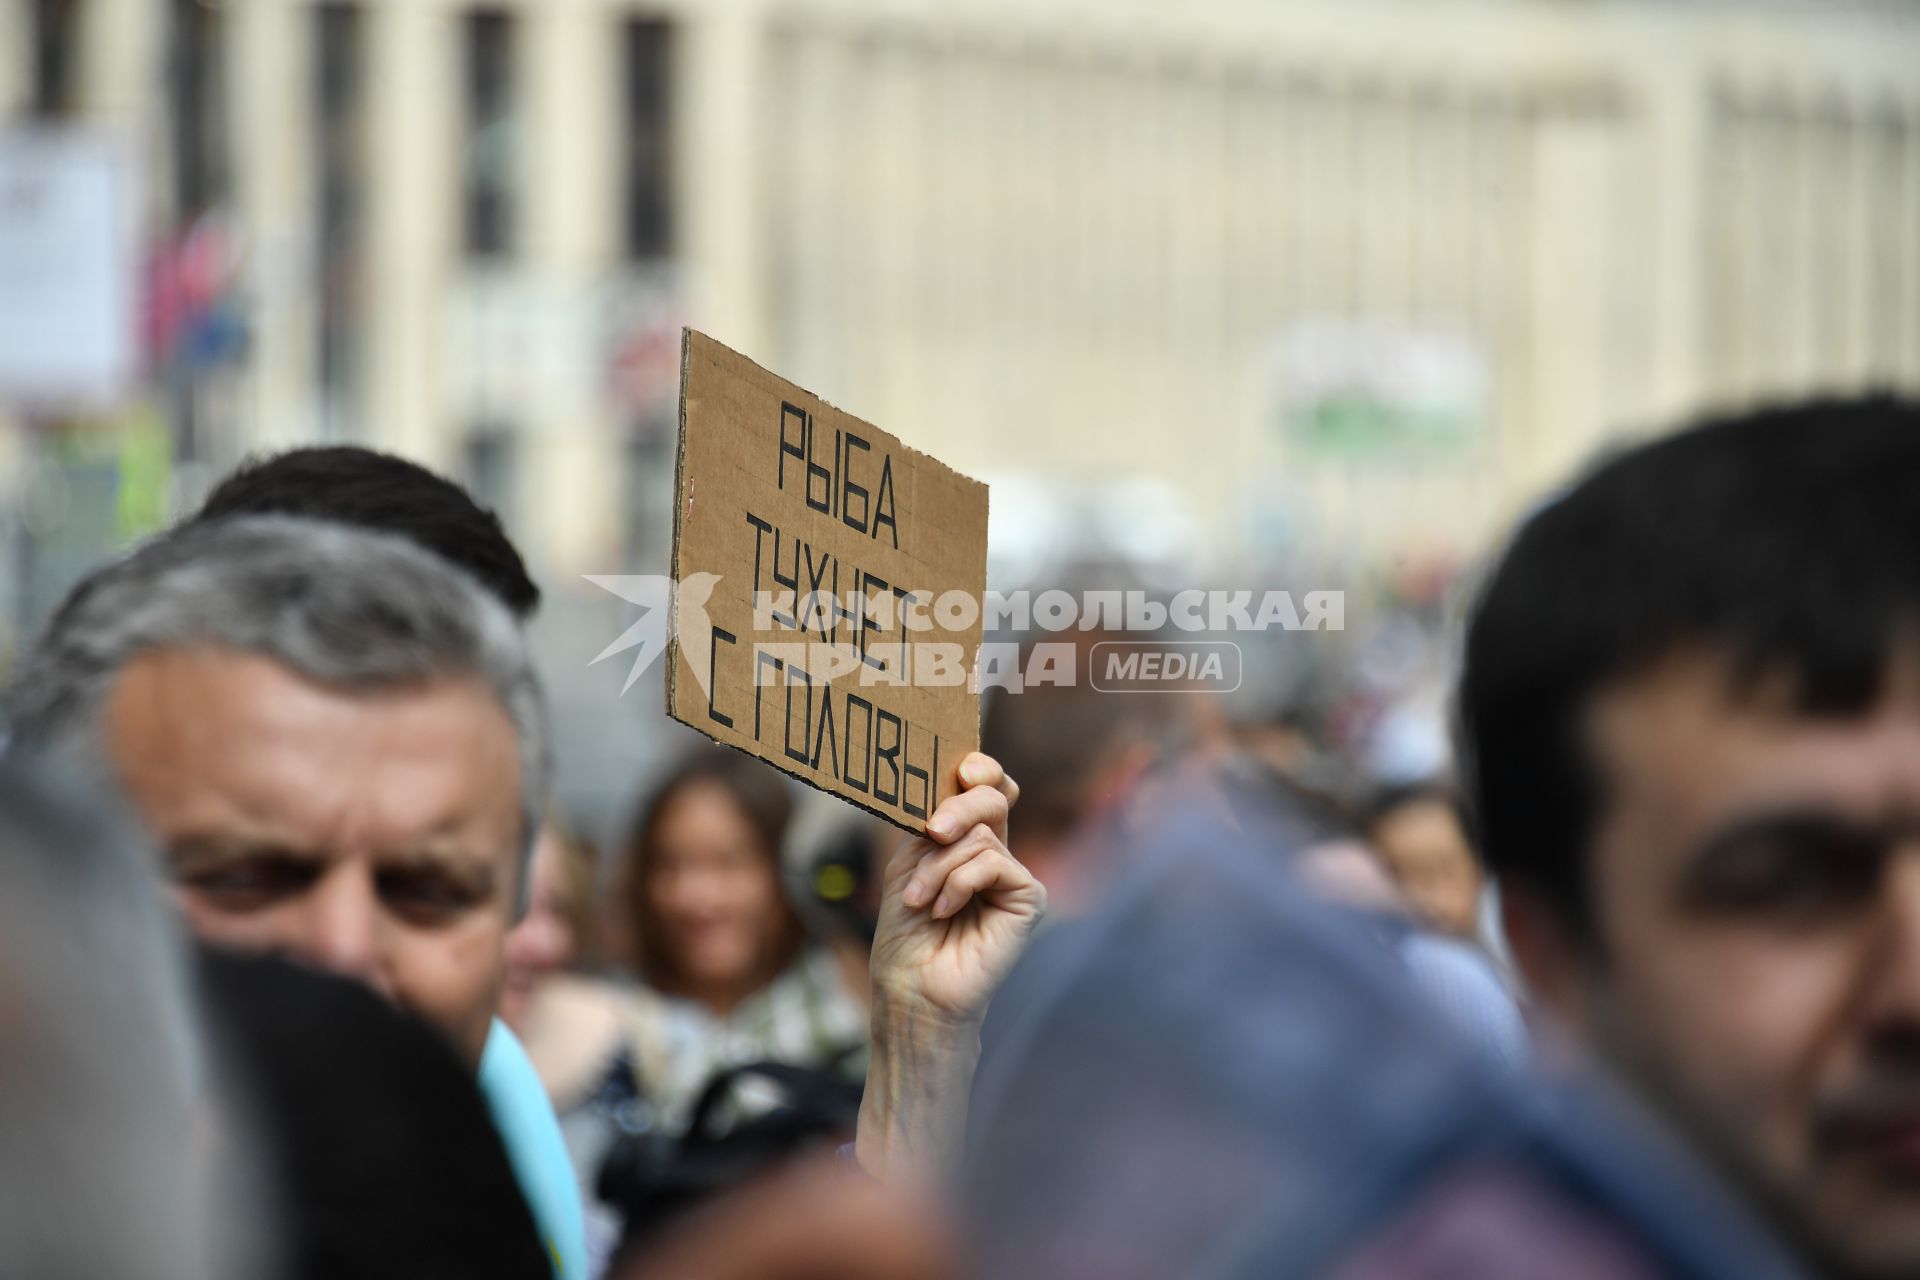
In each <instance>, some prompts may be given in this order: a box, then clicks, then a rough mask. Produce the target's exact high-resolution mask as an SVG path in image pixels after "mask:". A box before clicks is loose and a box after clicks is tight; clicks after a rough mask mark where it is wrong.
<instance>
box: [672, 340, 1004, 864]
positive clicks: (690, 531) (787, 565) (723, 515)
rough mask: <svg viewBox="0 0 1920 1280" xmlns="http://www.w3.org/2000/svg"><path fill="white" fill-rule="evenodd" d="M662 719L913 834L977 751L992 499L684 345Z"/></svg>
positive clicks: (715, 350)
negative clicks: (977, 667)
mask: <svg viewBox="0 0 1920 1280" xmlns="http://www.w3.org/2000/svg"><path fill="white" fill-rule="evenodd" d="M674 489H675V500H674V513H673V577H674V581H675V583H676V586H675V588H674V594H673V601H674V603H673V622H672V626H671V628H670V633H669V634H670V639H669V641H668V649H667V714H669V715H671V716H672V717H673V718H674V719H676V720H679V721H681V722H682V723H683V724H687V725H691V726H692V727H693V728H696V729H698V730H700V731H701V732H702V733H705V734H707V735H709V736H711V737H713V738H714V739H716V740H717V741H720V742H723V743H726V744H727V745H729V746H733V747H738V748H739V749H740V750H742V751H745V752H748V753H749V754H752V755H755V756H758V757H760V758H761V759H763V760H765V761H767V762H768V763H770V764H773V765H775V766H777V767H778V768H781V769H784V770H786V771H787V772H788V773H791V774H792V775H794V776H795V777H797V778H799V779H801V780H802V781H805V782H808V783H811V784H812V785H814V786H816V787H819V788H821V789H822V790H824V791H830V792H832V793H833V794H834V795H837V796H841V797H843V798H845V799H847V800H850V801H852V802H853V803H854V804H857V805H859V806H860V807H861V808H863V809H866V810H869V811H870V812H873V813H876V814H878V815H880V816H881V817H883V818H886V819H888V820H889V821H891V822H894V823H896V824H898V825H899V826H902V827H905V828H906V829H907V830H909V831H913V832H916V833H917V832H919V831H921V830H923V829H924V828H925V826H926V820H927V817H928V815H930V814H931V813H932V812H933V810H934V808H935V807H936V806H937V805H938V804H939V802H940V801H941V800H944V799H945V798H946V797H947V796H949V795H951V794H953V792H954V791H955V790H956V783H955V779H954V771H955V769H956V768H957V767H958V765H959V763H960V759H961V757H962V756H964V755H966V754H967V753H968V752H969V751H973V750H976V749H977V748H978V747H979V745H980V698H979V693H978V689H977V683H976V681H975V678H974V663H975V661H976V658H977V656H978V653H979V648H980V628H981V621H980V608H981V604H982V600H983V596H984V593H985V591H986V577H987V487H986V486H985V485H984V484H981V483H980V482H979V481H977V480H970V479H968V478H967V477H966V476H963V475H961V474H959V473H958V472H956V471H954V470H952V469H951V468H949V467H947V466H945V465H943V464H942V463H940V462H939V461H937V460H936V459H934V458H931V457H929V456H927V455H926V454H924V453H920V452H918V451H917V450H914V449H909V448H908V447H907V446H905V445H903V444H902V443H901V442H900V441H899V440H898V439H897V438H895V437H894V436H892V435H889V434H888V433H887V432H885V431H882V430H880V429H879V428H878V427H875V426H872V425H871V424H869V423H865V422H862V421H860V419H858V418H855V417H853V416H852V415H851V414H847V413H842V412H841V411H840V410H838V409H835V408H834V407H833V406H832V405H830V404H827V403H826V402H825V401H823V400H821V399H820V398H819V397H817V396H814V395H810V394H809V393H807V392H806V391H803V390H801V389H800V388H799V387H797V386H795V385H794V384H792V383H791V382H788V381H786V380H785V379H783V378H780V377H777V376H775V375H774V374H771V373H769V372H767V371H766V370H765V369H762V368H760V367H759V366H758V365H756V364H754V363H753V362H752V361H751V360H748V359H747V358H746V357H744V356H742V355H739V354H738V353H736V352H733V351H730V350H728V349H727V348H726V347H724V346H722V345H721V344H720V343H718V342H715V341H714V340H713V339H712V338H709V337H707V336H706V335H705V334H701V333H696V332H694V331H693V330H691V329H689V330H686V331H685V332H684V334H683V335H682V339H681V377H680V446H679V456H678V462H677V464H676V467H675V479H674Z"/></svg>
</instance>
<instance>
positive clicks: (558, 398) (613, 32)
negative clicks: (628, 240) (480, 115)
mask: <svg viewBox="0 0 1920 1280" xmlns="http://www.w3.org/2000/svg"><path fill="white" fill-rule="evenodd" d="M520 12H521V14H522V15H523V20H524V21H525V23H526V30H525V38H524V41H523V42H522V44H521V46H520V48H521V50H522V53H521V62H520V75H519V81H520V84H521V85H522V86H523V99H522V100H523V102H524V104H525V106H524V110H523V111H522V113H521V118H522V119H523V120H525V122H526V127H527V135H528V136H527V146H526V149H525V154H526V156H527V157H529V160H530V163H528V164H527V165H525V166H524V167H523V169H522V187H521V199H520V204H521V207H522V208H524V209H525V211H526V218H525V223H524V226H525V229H526V234H525V237H524V239H523V240H522V247H523V255H522V256H523V261H524V263H525V268H526V278H527V279H528V280H529V281H530V282H532V284H533V287H534V288H536V289H537V290H539V291H540V293H541V294H542V295H543V296H545V297H548V298H551V299H553V300H554V301H555V302H556V303H557V306H556V308H555V315H554V319H555V320H562V319H564V329H565V340H566V343H567V347H568V348H569V349H568V350H566V352H565V355H566V359H565V361H564V365H565V373H564V376H562V377H560V378H557V379H555V380H554V382H553V384H552V385H551V386H550V387H548V388H544V389H543V390H544V393H543V394H541V395H539V396H538V397H536V398H535V399H534V400H533V401H532V403H530V404H529V405H528V406H527V413H528V416H527V420H526V421H524V422H521V423H519V424H517V425H518V427H519V429H520V430H521V431H522V433H523V435H524V439H525V446H526V447H525V448H524V449H523V450H522V451H521V456H523V457H524V458H526V459H527V465H526V466H525V467H524V468H522V471H521V475H520V477H519V479H518V484H519V486H520V492H519V494H518V495H517V496H518V502H517V504H516V507H517V510H518V512H519V514H520V519H521V522H522V523H523V524H524V525H526V526H527V527H526V530H525V534H526V535H527V537H528V540H529V542H530V543H531V544H532V549H533V550H534V553H535V554H536V557H537V558H538V559H539V560H540V561H541V562H542V565H543V567H544V568H545V569H546V571H547V574H546V576H548V577H550V578H553V579H555V580H558V579H559V578H566V577H571V576H573V575H576V574H581V573H594V572H598V573H609V572H622V571H623V570H621V569H618V568H616V567H609V566H612V565H613V563H614V557H616V556H617V555H618V553H619V550H620V541H621V539H620V529H621V521H620V518H619V511H618V504H619V502H620V501H621V497H622V494H621V484H620V479H621V472H620V441H621V438H622V427H623V424H622V423H620V422H618V421H615V420H613V419H612V418H611V417H610V412H611V411H610V409H609V408H608V405H607V399H606V396H605V394H604V388H605V386H606V379H605V373H606V371H605V369H604V367H603V366H602V361H603V359H604V351H603V347H604V344H603V341H602V334H603V325H604V321H605V314H606V306H605V304H606V301H607V290H608V289H609V287H610V286H612V285H613V284H614V283H615V280H616V276H617V262H618V257H619V252H618V248H617V245H618V228H619V225H620V223H619V210H620V199H621V189H622V188H621V181H620V179H621V173H620V165H619V157H620V149H619V139H618V136H617V129H618V127H619V112H618V107H619V103H620V94H621V85H620V80H619V74H620V66H621V49H622V42H621V39H620V35H621V31H620V27H619V19H620V13H621V11H619V10H617V9H615V8H612V7H610V6H607V5H605V4H602V3H599V2H598V0H543V3H540V4H535V5H530V6H528V7H526V8H524V9H522V10H521V11H520Z"/></svg>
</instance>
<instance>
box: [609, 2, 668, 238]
mask: <svg viewBox="0 0 1920 1280" xmlns="http://www.w3.org/2000/svg"><path fill="white" fill-rule="evenodd" d="M672 36H673V30H672V28H671V27H670V26H669V25H668V24H667V23H666V22H664V21H661V20H659V19H654V18H637V19H634V20H633V21H631V22H629V23H627V27H626V66H625V68H624V70H625V74H626V118H625V120H624V121H623V122H622V123H623V125H624V127H623V129H622V130H621V145H622V147H623V148H624V150H625V153H626V154H625V157H624V160H625V163H624V165H623V170H624V175H625V179H624V180H625V200H626V240H627V254H628V256H629V257H632V258H637V259H642V260H648V259H654V258H664V257H666V256H667V253H668V252H669V250H670V249H671V248H672V241H673V188H672V164H671V159H672V145H671V141H672V139H671V130H670V124H671V117H672V111H671V101H672V88H673V86H672V79H671V62H672V44H673V40H672Z"/></svg>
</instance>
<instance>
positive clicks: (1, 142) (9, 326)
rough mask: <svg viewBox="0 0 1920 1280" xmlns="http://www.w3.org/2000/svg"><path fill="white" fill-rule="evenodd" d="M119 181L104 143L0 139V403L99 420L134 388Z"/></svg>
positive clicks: (119, 165)
mask: <svg viewBox="0 0 1920 1280" xmlns="http://www.w3.org/2000/svg"><path fill="white" fill-rule="evenodd" d="M126 170H127V161H126V159H125V157H124V155H123V153H122V152H121V151H120V150H119V149H118V148H117V147H116V146H115V144H114V143H113V141H112V140H111V139H109V138H107V137H106V136H104V135H100V134H95V133H89V132H83V131H79V130H73V129H18V130H6V131H0V404H12V405H16V406H18V407H20V408H23V409H27V410H30V411H34V412H69V411H76V410H83V409H89V408H96V409H97V408H100V407H103V406H106V405H109V404H111V403H113V402H114V401H115V400H117V399H119V398H120V397H121V396H123V395H124V394H126V393H127V391H128V390H129V389H130V388H131V386H132V383H133V377H134V372H135V365H136V351H135V345H134V334H135V319H134V307H135V301H134V300H135V287H134V269H133V254H132V245H131V243H130V237H129V235H128V228H129V226H130V223H129V221H128V219H127V217H126V201H127V198H128V186H129V184H128V174H127V172H126Z"/></svg>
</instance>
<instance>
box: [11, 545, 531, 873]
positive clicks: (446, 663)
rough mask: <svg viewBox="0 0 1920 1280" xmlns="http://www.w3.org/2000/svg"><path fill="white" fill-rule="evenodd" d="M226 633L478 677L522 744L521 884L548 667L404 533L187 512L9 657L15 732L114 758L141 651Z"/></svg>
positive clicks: (300, 652)
mask: <svg viewBox="0 0 1920 1280" xmlns="http://www.w3.org/2000/svg"><path fill="white" fill-rule="evenodd" d="M203 645H204V646H217V647H221V648H227V649H234V650H237V651H240V652H243V653H250V654H256V655H258V656H261V657H264V658H270V659H272V660H273V661H275V662H277V663H279V664H280V665H282V666H284V667H286V668H288V669H289V670H292V671H295V672H297V673H299V674H300V675H302V676H305V677H306V678H308V679H310V680H313V681H315V682H317V683H319V684H323V685H326V686H328V687H331V688H335V689H340V690H345V691H348V692H356V693H357V692H367V691H378V690H384V689H394V688H399V687H404V686H408V685H417V684H419V683H421V682H423V681H426V680H430V679H433V678H436V677H442V676H449V675H453V676H466V677H471V678H474V679H478V680H479V681H481V682H482V683H484V684H485V685H486V686H487V687H488V689H490V690H491V691H492V693H493V695H494V696H495V697H496V698H497V699H498V700H499V702H500V705H501V707H502V708H504V709H505V711H506V712H507V715H508V717H509V718H510V719H511V720H512V721H513V726H514V730H515V735H516V737H517V738H518V741H519V753H520V810H521V818H520V820H521V836H522V848H521V875H520V899H521V903H522V905H524V903H525V900H526V895H527V879H528V876H527V866H526V861H527V859H528V857H530V856H531V853H532V850H533V844H534V841H535V839H536V838H537V836H538V834H539V830H540V819H541V815H542V812H543V810H544V807H545V801H546V795H547V782H548V776H549V773H550V769H551V765H550V755H549V746H548V742H547V728H546V712H545V707H544V703H543V701H542V699H541V695H540V686H539V682H538V681H537V679H536V678H535V676H534V673H533V668H532V666H531V665H530V663H529V662H528V658H527V652H526V646H525V643H524V641H523V640H522V638H521V634H520V629H519V627H518V626H517V625H516V624H515V623H514V620H513V618H512V616H511V615H510V614H509V613H508V612H507V610H506V607H505V606H504V605H502V604H501V603H500V602H499V601H497V600H495V599H494V598H493V597H492V596H490V595H489V594H487V592H486V591H485V590H483V589H482V588H481V587H480V585H479V584H478V583H476V582H474V581H472V580H471V579H470V578H469V577H468V576H467V575H466V574H465V573H464V572H462V571H461V570H459V569H457V568H455V567H454V566H453V565H451V564H449V563H448V562H447V561H445V560H443V559H441V558H440V557H439V556H436V555H434V554H432V553H431V552H428V551H426V550H424V549H422V548H420V547H417V546H415V545H414V544H412V543H410V542H407V541H405V540H404V539H401V538H397V537H393V536H390V535H387V534H382V533H373V532H370V531H366V530H362V529H357V528H353V527H350V526H347V525H341V524H333V523H330V522H326V521H321V520H311V519H306V518H302V517H294V516H247V517H235V518H229V519H222V520H212V521H205V522H197V523H193V524H187V525H183V526H181V527H179V528H177V529H175V530H173V531H172V532H170V533H165V534H162V535H160V536H159V537H157V538H154V539H152V540H151V541H148V542H147V543H145V544H143V545H142V546H140V547H138V548H136V549H135V550H134V551H133V552H131V553H130V554H128V555H127V556H125V557H124V558H122V559H120V560H117V561H115V562H113V563H111V564H108V565H106V566H105V567H103V568H101V569H98V570H96V571H95V572H94V573H92V574H91V575H90V576H88V577H87V578H85V579H84V580H82V581H81V583H80V584H79V585H78V586H77V587H75V588H74V589H73V591H72V592H71V593H70V594H69V595H68V596H67V598H66V600H65V601H64V602H63V603H62V604H61V606H60V608H59V610H58V612H56V613H55V614H54V617H53V620H52V621H51V622H49V623H48V625H47V629H46V630H45V631H44V632H43V633H42V634H41V636H40V638H39V640H38V641H37V642H36V643H35V645H34V646H33V648H32V650H31V651H29V652H28V653H27V655H26V657H25V659H24V661H23V662H22V664H21V666H20V668H19V670H18V671H17V672H16V673H15V677H14V680H13V684H12V688H11V690H10V692H9V696H8V699H7V712H8V719H9V728H10V731H11V733H12V735H13V737H12V740H11V742H10V743H9V746H16V745H17V746H20V747H25V748H28V749H33V750H37V751H40V752H42V753H45V754H49V755H56V756H63V757H70V758H78V759H79V760H81V761H82V762H85V763H89V764H93V765H95V766H96V767H97V766H98V765H99V764H100V763H101V762H102V761H103V760H104V744H103V742H102V732H103V726H102V724H101V716H102V712H103V710H104V708H105V704H106V701H107V698H108V696H109V694H110V693H111V692H112V688H113V684H114V681H115V679H116V678H117V677H118V675H119V673H120V671H121V669H122V668H124V667H125V666H126V665H127V664H128V663H129V662H131V661H132V660H133V659H135V658H137V657H139V656H140V655H141V654H143V653H149V652H154V651H157V650H162V649H180V648H189V647H195V646H203Z"/></svg>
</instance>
